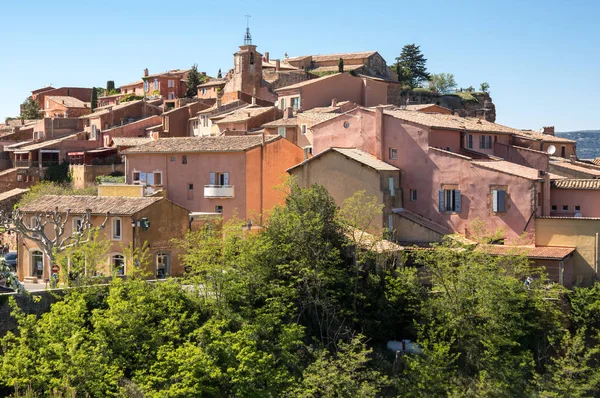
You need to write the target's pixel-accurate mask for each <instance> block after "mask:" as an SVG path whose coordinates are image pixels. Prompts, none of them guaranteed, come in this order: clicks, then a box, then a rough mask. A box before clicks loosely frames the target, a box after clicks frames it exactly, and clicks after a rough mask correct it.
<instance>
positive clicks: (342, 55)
mask: <svg viewBox="0 0 600 398" xmlns="http://www.w3.org/2000/svg"><path fill="white" fill-rule="evenodd" d="M376 52H377V51H363V52H355V53H340V54H325V55H312V60H313V61H315V62H326V61H337V60H339V59H340V58H342V59H362V58H368V57H370V56H371V55H373V54H375V53H376ZM307 57H310V55H303V56H299V57H294V58H288V59H287V61H288V62H289V61H299V60H302V59H304V58H307Z"/></svg>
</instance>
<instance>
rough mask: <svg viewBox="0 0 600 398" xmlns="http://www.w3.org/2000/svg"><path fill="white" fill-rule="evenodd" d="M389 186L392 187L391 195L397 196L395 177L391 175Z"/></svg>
mask: <svg viewBox="0 0 600 398" xmlns="http://www.w3.org/2000/svg"><path fill="white" fill-rule="evenodd" d="M388 188H389V189H390V195H391V196H396V189H395V186H394V177H389V178H388Z"/></svg>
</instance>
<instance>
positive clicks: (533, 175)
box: [471, 160, 540, 180]
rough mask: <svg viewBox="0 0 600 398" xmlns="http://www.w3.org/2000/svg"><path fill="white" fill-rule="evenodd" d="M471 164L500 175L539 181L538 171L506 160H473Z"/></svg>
mask: <svg viewBox="0 0 600 398" xmlns="http://www.w3.org/2000/svg"><path fill="white" fill-rule="evenodd" d="M471 164H472V165H475V166H478V167H482V168H485V169H490V170H495V171H499V172H501V173H506V174H511V175H514V176H517V177H523V178H526V179H528V180H539V179H540V176H539V171H538V170H536V169H534V168H531V167H527V166H522V165H520V164H517V163H512V162H508V161H506V160H492V161H485V160H474V161H472V162H471Z"/></svg>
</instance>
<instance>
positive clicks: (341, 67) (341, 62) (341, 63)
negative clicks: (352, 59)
mask: <svg viewBox="0 0 600 398" xmlns="http://www.w3.org/2000/svg"><path fill="white" fill-rule="evenodd" d="M338 72H339V73H344V60H343V59H342V58H340V60H339V61H338Z"/></svg>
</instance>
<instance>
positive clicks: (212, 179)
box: [210, 173, 215, 185]
mask: <svg viewBox="0 0 600 398" xmlns="http://www.w3.org/2000/svg"><path fill="white" fill-rule="evenodd" d="M210 185H215V173H210Z"/></svg>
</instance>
